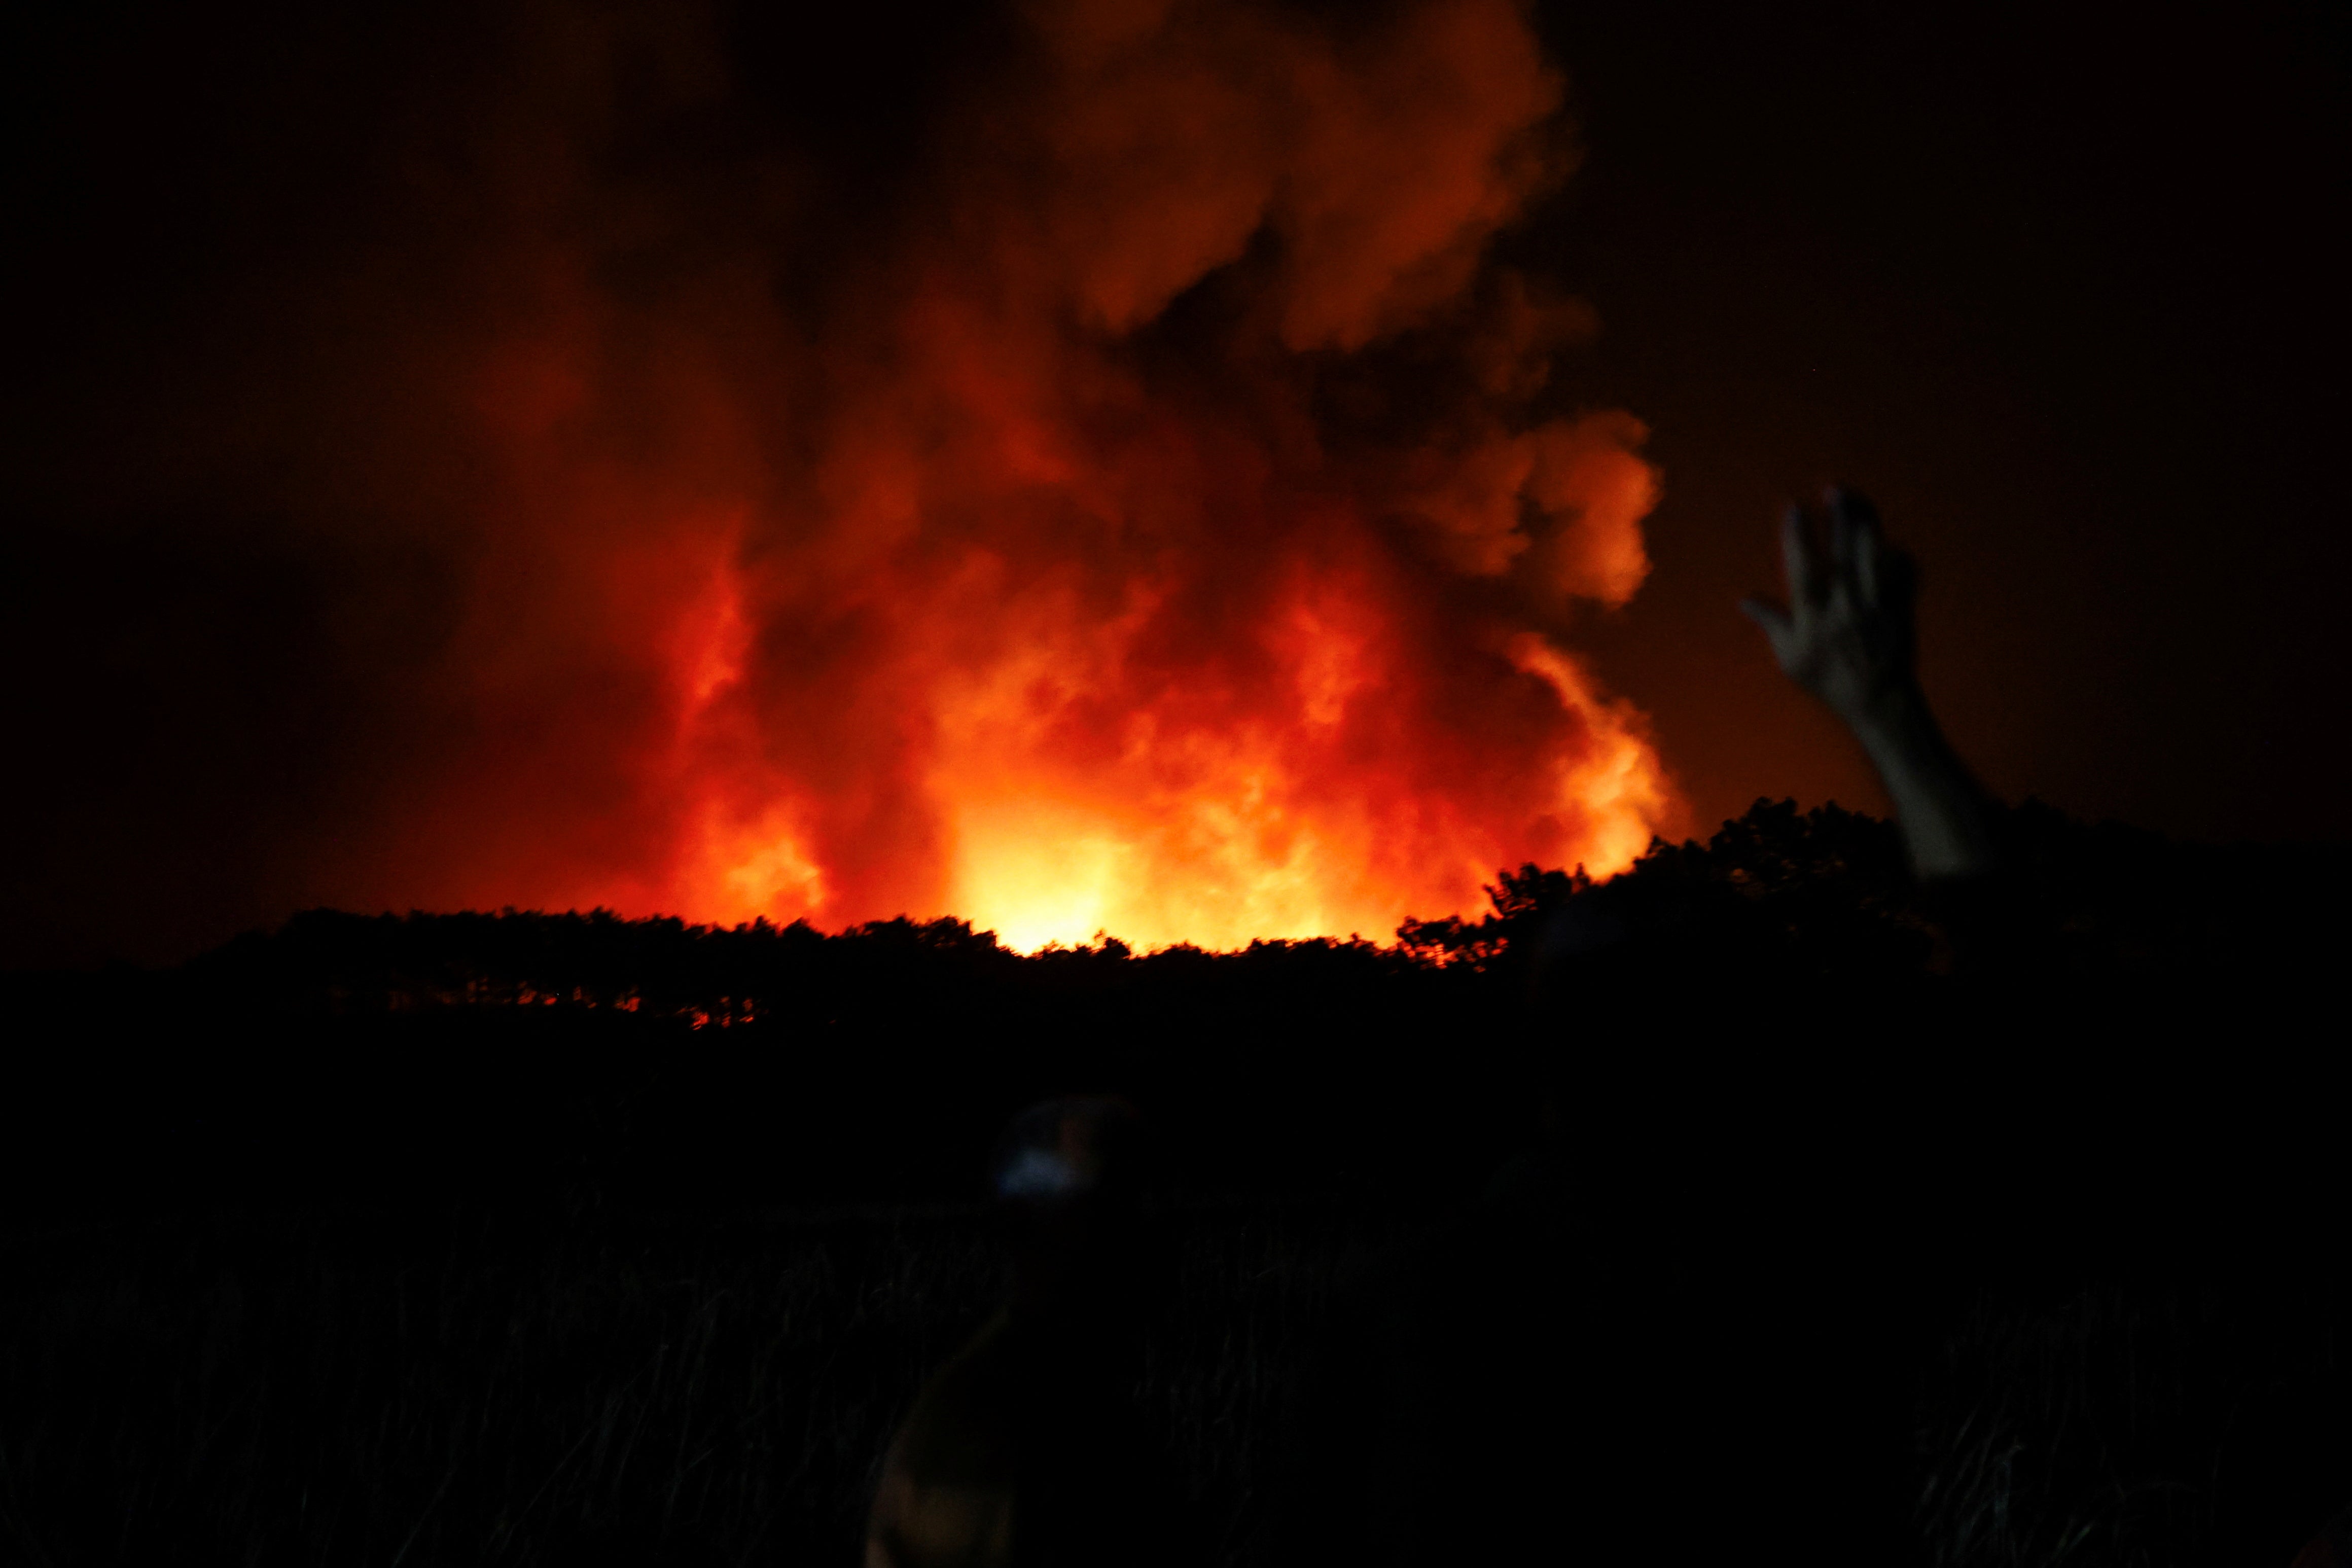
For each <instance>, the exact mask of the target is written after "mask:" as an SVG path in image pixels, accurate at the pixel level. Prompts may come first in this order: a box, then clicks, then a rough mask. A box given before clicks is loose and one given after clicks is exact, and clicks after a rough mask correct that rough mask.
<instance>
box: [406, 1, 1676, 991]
mask: <svg viewBox="0 0 2352 1568" xmlns="http://www.w3.org/2000/svg"><path fill="white" fill-rule="evenodd" d="M1025 15H1026V17H1027V19H1028V26H1029V29H1030V34H1029V37H1027V39H1026V42H1025V43H1024V45H1023V47H1021V49H1020V50H1018V51H1016V58H1013V59H1011V60H1009V61H1007V62H1003V63H1002V67H1001V69H1000V70H999V71H998V72H997V74H996V75H994V76H992V78H991V79H990V80H989V81H987V82H985V83H982V84H980V85H978V86H975V87H973V88H972V89H971V90H969V91H966V92H964V93H962V94H961V96H959V97H957V98H955V99H954V100H953V102H952V107H950V109H949V110H946V111H945V112H944V114H943V116H942V118H941V120H940V122H939V124H938V125H937V126H936V127H935V141H934V142H933V143H932V146H933V153H932V155H931V157H930V160H929V163H926V164H925V165H924V167H925V169H926V170H927V173H926V174H924V175H923V176H922V177H921V178H920V179H919V181H918V182H917V184H918V185H919V189H918V190H916V191H915V193H914V194H913V195H910V196H908V199H907V200H906V201H905V202H904V203H903V204H901V205H900V206H899V207H898V213H897V216H895V217H894V218H893V219H891V220H890V221H889V222H888V223H887V224H885V225H880V226H877V232H878V237H875V238H872V239H871V240H870V241H869V242H867V243H866V246H865V248H863V249H862V250H861V251H860V252H859V253H858V254H857V255H856V258H855V265H854V266H849V267H845V268H843V269H842V273H841V276H839V277H838V278H837V279H835V280H834V281H832V282H830V283H827V284H825V285H824V287H823V288H821V289H816V290H815V293H816V294H817V295H818V296H819V298H818V300H817V302H816V303H814V304H813V305H809V304H802V303H797V302H796V303H795V304H794V305H793V306H792V307H791V308H790V309H787V308H786V307H785V306H783V305H781V304H779V303H778V298H779V296H778V295H777V293H776V292H775V290H774V289H772V287H770V286H768V285H767V284H765V283H763V282H762V280H761V277H762V274H761V262H760V260H759V258H757V257H752V258H750V259H747V255H748V254H749V251H748V247H730V246H722V245H719V244H718V243H716V242H715V241H714V242H709V243H702V242H701V240H700V238H699V237H700V235H701V230H699V229H698V228H697V227H696V226H695V220H694V219H692V218H691V217H690V216H688V217H677V216H673V217H669V218H664V217H663V216H660V209H659V208H658V206H657V205H656V206H653V207H651V208H649V209H648V210H647V211H633V212H631V213H629V214H627V215H626V216H624V217H621V218H615V219H613V220H612V221H614V222H616V223H620V224H622V225H623V226H628V225H635V226H636V227H635V228H632V229H630V230H629V232H627V233H626V234H625V235H622V236H620V237H612V238H610V239H609V240H598V241H594V242H593V243H592V242H583V241H580V240H577V239H576V238H572V237H566V238H564V239H562V240H557V239H548V240H545V241H543V242H534V244H533V245H530V246H526V247H522V249H523V250H524V253H525V254H526V255H528V256H529V257H530V262H529V264H528V265H527V266H525V267H522V268H516V271H517V272H518V273H519V274H520V276H521V278H522V279H523V280H522V281H521V282H520V283H519V284H518V285H517V290H518V291H517V294H516V298H517V299H518V300H520V301H521V303H520V305H519V306H518V307H517V308H516V309H515V310H512V311H511V312H510V315H509V323H510V324H509V329H508V330H507V331H506V333H505V338H506V341H504V342H500V343H499V345H498V346H497V347H496V348H495V349H494V350H493V351H490V352H488V353H485V354H480V355H478V358H477V361H476V363H478V367H479V368H478V372H476V373H475V374H474V375H473V378H472V383H471V384H472V387H473V403H474V406H475V407H477V408H478V410H479V414H478V418H479V420H480V421H481V424H480V426H479V427H480V429H481V430H482V431H483V432H484V438H485V440H486V442H487V449H488V451H489V452H490V453H491V454H492V463H493V465H494V468H495V471H496V473H497V474H498V475H499V479H498V488H497V494H496V497H495V499H494V500H493V501H492V502H491V503H490V505H489V507H488V511H489V513H490V516H491V521H489V522H488V524H486V530H487V534H488V539H489V540H490V541H491V542H490V544H489V545H488V547H487V548H486V549H485V550H484V551H483V552H482V554H481V560H480V564H479V566H478V577H477V579H476V581H477V584H478V597H477V599H476V601H475V607H474V611H473V616H472V620H471V622H470V624H469V626H468V628H467V631H466V632H465V633H464V634H463V636H462V637H461V638H460V647H459V649H458V656H459V657H461V658H463V660H464V661H465V664H466V668H468V669H469V670H470V671H471V672H472V675H471V679H472V680H473V681H474V683H475V686H474V697H473V703H474V711H475V712H476V713H477V714H478V715H479V716H481V718H482V719H483V720H484V721H485V723H486V727H487V731H488V732H489V733H491V734H494V735H495V736H496V737H497V739H496V740H495V741H494V742H488V743H486V744H485V746H484V747H482V748H480V749H479V750H478V752H476V753H475V754H474V755H473V756H472V757H470V758H469V759H468V764H467V766H465V767H461V768H458V769H457V770H455V771H454V772H453V774H452V779H453V782H451V783H450V784H447V785H446V789H445V791H444V792H443V795H442V796H441V797H440V798H439V799H438V801H437V803H434V804H431V805H428V809H427V810H426V811H425V814H424V815H425V816H426V817H428V818H429V819H430V821H431V823H432V824H433V825H434V826H435V827H436V830H439V831H443V832H444V834H445V837H442V838H441V839H438V840H436V843H437V844H438V845H439V848H438V850H437V851H436V853H438V855H439V856H440V857H441V858H442V859H443V863H445V864H448V865H453V866H461V867H462V868H461V869H456V870H452V871H450V872H448V873H446V875H444V876H443V877H441V878H440V879H439V880H438V883H437V884H436V890H437V891H438V892H439V893H440V894H441V895H442V896H443V897H454V898H456V899H457V900H463V901H469V902H487V903H504V902H539V903H546V904H552V905H557V906H561V905H564V904H575V905H583V906H584V905H587V904H591V903H604V904H609V905H612V906H614V907H615V908H618V909H620V910H623V911H624V912H629V913H641V912H649V911H654V910H660V911H664V912H675V913H680V914H684V915H686V916H688V918H691V919H698V920H712V921H728V922H731V921H740V920H744V919H749V918H751V916H753V915H765V916H768V917H770V918H772V919H774V920H778V921H788V920H792V919H794V918H797V917H806V918H808V919H809V920H811V921H814V922H816V923H818V924H820V925H824V926H828V927H830V926H838V925H841V924H844V923H847V922H852V921H862V920H866V919H873V918H883V917H887V916H891V915H895V914H898V913H900V912H908V913H913V914H916V915H919V916H928V915H932V914H938V913H954V914H958V915H962V916H966V917H968V918H970V919H971V920H972V921H974V922H975V923H976V924H978V925H982V926H986V927H992V928H994V929H995V930H996V931H999V932H1001V933H1002V934H1003V937H1004V938H1005V940H1007V941H1008V942H1011V943H1013V944H1014V945H1017V946H1021V947H1033V946H1035V945H1038V944H1041V943H1044V942H1056V941H1058V942H1081V941H1084V940H1086V939H1087V938H1088V937H1090V936H1091V935H1092V934H1093V933H1095V932H1096V931H1101V930H1108V931H1111V932H1114V933H1116V934H1118V935H1120V936H1123V937H1126V938H1128V939H1129V940H1130V941H1133V942H1139V943H1143V944H1159V943H1167V942H1180V941H1190V942H1200V943H1203V944H1207V945H1215V946H1228V945H1234V944H1238V943H1243V942H1247V941H1249V940H1250V939H1251V938H1254V937H1261V936H1267V937H1271V936H1296V935H1306V934H1313V933H1324V932H1328V933H1347V932H1349V931H1360V932H1364V933H1366V934H1370V935H1379V936H1385V934H1386V933H1387V932H1388V931H1391V929H1392V928H1393V927H1394V926H1395V924H1396V923H1397V921H1399V920H1400V919H1401V918H1402V917H1403V916H1405V915H1407V914H1408V913H1413V914H1423V915H1434V914H1440V913H1444V912H1447V911H1450V910H1463V909H1467V908H1470V907H1472V906H1475V904H1477V903H1478V901H1479V898H1480V895H1479V886H1480V883H1481V882H1482V881H1485V880H1490V879H1492V877H1493V874H1494V871H1495V868H1496V867H1498V866H1504V865H1515V864H1517V863H1518V862H1520V861H1522V860H1528V859H1534V860H1538V861H1540V862H1543V863H1546V864H1575V863H1578V862H1582V863H1583V864H1585V865H1586V866H1588V867H1590V868H1591V869H1592V870H1593V871H1594V872H1595V873H1606V872H1609V871H1612V870H1614V869H1617V868H1620V867H1622V866H1623V865H1624V864H1625V863H1627V862H1628V861H1629V860H1630V859H1631V858H1633V856H1634V855H1635V854H1636V853H1638V852H1639V850H1640V849H1641V848H1642V847H1643V845H1644V844H1646V842H1647V841H1648V838H1649V836H1650V834H1651V832H1652V830H1653V829H1654V828H1656V827H1660V826H1668V825H1669V824H1670V822H1671V819H1672V816H1673V814H1674V812H1675V802H1674V800H1673V798H1672V795H1671V792H1670V790H1669V788H1668V786H1667V784H1666V783H1665V781H1664V778H1663V776H1662V774H1661V772H1660V769H1659V765H1658V762H1657V758H1656V756H1655V753H1654V751H1653V749H1652V747H1651V744H1650V742H1649V741H1648V739H1647V737H1646V734H1645V731H1644V728H1643V722H1642V721H1641V718H1640V716H1639V715H1638V714H1637V713H1635V712H1633V711H1632V710H1630V709H1628V708H1627V707H1625V706H1624V705H1622V704H1620V703H1613V702H1612V701H1610V700H1606V699H1605V698H1604V697H1603V696H1602V695H1601V693H1600V692H1599V691H1598V690H1597V689H1596V687H1595V685H1594V682H1593V680H1592V679H1591V675H1590V674H1589V673H1588V672H1587V670H1586V668H1585V667H1584V666H1583V665H1582V664H1581V663H1580V661H1579V659H1578V658H1577V657H1576V655H1575V654H1574V653H1573V652H1572V651H1570V649H1569V648H1567V647H1563V646H1561V644H1560V643H1559V641H1558V640H1557V637H1556V636H1555V635H1552V634H1549V633H1547V632H1545V631H1543V630H1541V629H1539V628H1542V627H1546V626H1553V627H1556V626H1558V625H1559V624H1560V622H1561V620H1562V618H1563V616H1564V613H1565V612H1566V610H1567V608H1568V606H1569V605H1570V602H1571V601H1573V600H1585V601H1591V602H1594V603H1598V604H1601V605H1616V604H1621V603H1622V602H1623V601H1624V600H1625V599H1626V598H1628V597H1629V596H1630V595H1632V594H1633V592H1634V591H1635V589H1636V588H1637V587H1638V586H1639V584H1641V582H1642V579H1643V575H1644V574H1645V572H1646V571H1647V567H1648V563H1647V560H1646V557H1645V555H1644V553H1643V542H1642V536H1641V530H1640V523H1641V520H1642V518H1643V515H1644V514H1645V513H1646V512H1647V511H1648V510H1649V509H1650V508H1651V506H1652V505H1653V504H1654V500H1655V498H1656V494H1657V487H1656V480H1655V476H1654V472H1653V471H1652V470H1651V469H1650V468H1648V467H1647V465H1645V464H1644V463H1643V461H1642V460H1641V458H1639V457H1638V456H1637V455H1636V448H1637V447H1639V445H1640V443H1641V441H1642V439H1643V429H1642V427H1641V426H1640V425H1639V424H1638V423H1637V422H1636V421H1635V420H1633V418H1631V417H1630V416H1626V415H1623V414H1620V413H1608V412H1603V413H1593V414H1585V415H1581V416H1573V417H1570V416H1559V415H1553V416H1549V417H1534V416H1531V414H1530V409H1531V407H1533V405H1534V404H1535V400H1536V399H1537V398H1538V396H1539V395H1540V394H1541V393H1542V391H1543V389H1544V386H1545V384H1546V379H1547V372H1548V367H1549V362H1550V359H1551V357H1552V356H1553V355H1554V354H1555V353H1557V352H1558V351H1559V350H1560V349H1561V348H1562V347H1564V346H1566V345H1567V344H1569V343H1570V342H1573V341H1575V339H1576V338H1577V337H1578V336H1580V334H1581V333H1583V332H1584V331H1589V326H1590V322H1589V315H1588V312H1587V311H1586V310H1584V308H1583V307H1582V306H1580V304H1578V303H1576V302H1575V301H1572V300H1547V299H1545V298H1544V297H1543V296H1542V294H1541V291H1540V290H1538V289H1535V288H1533V287H1532V286H1530V285H1529V284H1528V282H1527V281H1526V280H1525V279H1522V278H1520V277H1518V276H1517V275H1516V274H1514V273H1511V272H1509V271H1507V270H1505V269H1502V268H1498V267H1496V266H1494V265H1492V264H1491V263H1490V262H1489V261H1488V260H1487V259H1486V251H1487V247H1488V241H1489V240H1490V238H1491V237H1493V236H1494V234H1495V233H1496V231H1497V229H1498V228H1499V227H1500V226H1503V225H1505V224H1507V222H1509V221H1510V220H1511V219H1512V218H1514V217H1515V216H1517V215H1518V214H1519V213H1520V212H1522V211H1523V210H1524V209H1525V207H1526V206H1527V205H1528V203H1529V202H1531V201H1532V200H1534V199H1536V198H1537V197H1538V196H1539V195H1542V194H1543V193H1544V192H1545V191H1547V190H1548V189H1549V188H1550V187H1551V186H1552V185H1553V184H1555V183H1556V182H1557V180H1558V179H1559V178H1560V177H1561V175H1562V174H1564V173H1565V160H1564V159H1563V158H1562V157H1561V156H1560V154H1559V150H1558V142H1557V136H1556V131H1555V128H1554V121H1555V119H1556V116H1557V112H1558V110H1559V102H1560V96H1561V88H1560V83H1559V79H1558V77H1557V76H1556V74H1555V73H1554V72H1553V71H1552V70H1551V69H1549V68H1548V67H1547V66H1546V64H1545V63H1544V61H1543V60H1542V58H1541V56H1540V52H1539V50H1538V46H1537V44H1536V41H1535V39H1534V38H1533V37H1532V36H1531V35H1530V33H1529V31H1528V26H1527V25H1526V22H1525V20H1524V18H1523V17H1522V16H1521V15H1520V13H1519V11H1518V9H1517V7H1516V6H1514V5H1510V4H1508V3H1507V0H1433V3H1429V4H1423V5H1412V6H1407V7H1403V8H1402V9H1390V8H1383V9H1382V10H1381V14H1380V19H1378V20H1374V19H1371V18H1370V17H1360V18H1356V19H1353V20H1350V21H1348V22H1346V23H1344V24H1343V25H1339V26H1327V25H1323V24H1310V23H1309V22H1307V21H1306V20H1303V19H1300V18H1297V17H1286V16H1282V15H1281V14H1278V13H1276V12H1272V11H1269V10H1265V9H1262V8H1259V7H1256V6H1249V5H1239V4H1213V3H1211V4H1200V5H1150V4H1134V3H1129V4H1097V5H1085V4H1068V5H1033V6H1031V7H1029V9H1028V10H1027V12H1026V13H1025ZM559 184H560V182H559ZM607 198H608V194H605V193H598V192H594V191H589V192H584V193H580V194H579V200H580V201H581V203H582V204H583V208H584V207H587V206H592V205H595V204H597V203H604V205H606V206H609V205H610V203H609V201H608V199H607ZM549 199H550V200H553V199H554V198H549ZM747 199H748V198H747ZM596 210H600V211H602V210H604V207H603V206H598V207H597V208H596ZM665 224H667V226H665ZM548 232H549V233H559V232H561V233H565V234H567V235H569V234H570V233H571V231H570V230H566V229H565V228H564V226H563V225H562V224H560V223H553V222H551V223H550V225H549V226H548ZM784 243H786V244H787V246H788V245H789V241H786V242H784ZM583 245H585V246H586V253H585V254H583V248H582V247H583ZM598 246H602V247H604V249H602V250H600V249H598V248H597V247H598ZM624 251H625V252H627V253H629V254H632V255H635V254H638V253H640V252H650V253H655V254H674V255H676V256H678V257H683V258H687V259H685V260H680V261H679V262H678V263H677V267H676V268H674V270H675V271H676V272H677V276H679V277H682V278H685V279H688V281H687V282H682V283H672V284H670V285H667V286H663V285H658V284H636V285H632V286H630V287H626V288H625V287H623V286H621V285H619V284H614V283H611V282H609V281H599V280H598V279H604V278H605V277H606V276H607V275H608V274H609V273H610V272H611V270H612V268H607V267H603V266H601V265H600V262H601V259H602V258H604V257H605V256H607V255H608V254H617V253H620V252H624ZM768 259H769V261H770V262H772V261H773V259H774V258H772V257H770V258H768ZM486 780H496V781H497V782H496V783H495V784H485V783H484V782H483V781H486ZM486 795H487V796H492V797H498V798H500V799H504V800H506V801H508V802H509V806H508V807H507V809H506V810H505V813H504V815H503V816H501V815H500V814H499V812H498V811H496V810H493V809H491V808H490V807H489V806H487V805H483V804H482V801H483V797H484V796H486ZM533 798H544V799H545V800H547V801H549V802H550V803H551V804H550V805H549V806H548V807H547V808H546V809H545V810H544V811H539V812H534V811H533V810H532V809H531V807H530V805H529V802H530V800H531V799H533ZM493 821H496V822H499V823H502V824H503V826H502V827H500V828H499V829H498V830H497V831H496V832H494V833H493V832H486V831H484V830H482V829H481V828H480V827H478V826H467V825H469V824H485V823H489V822H493Z"/></svg>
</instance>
